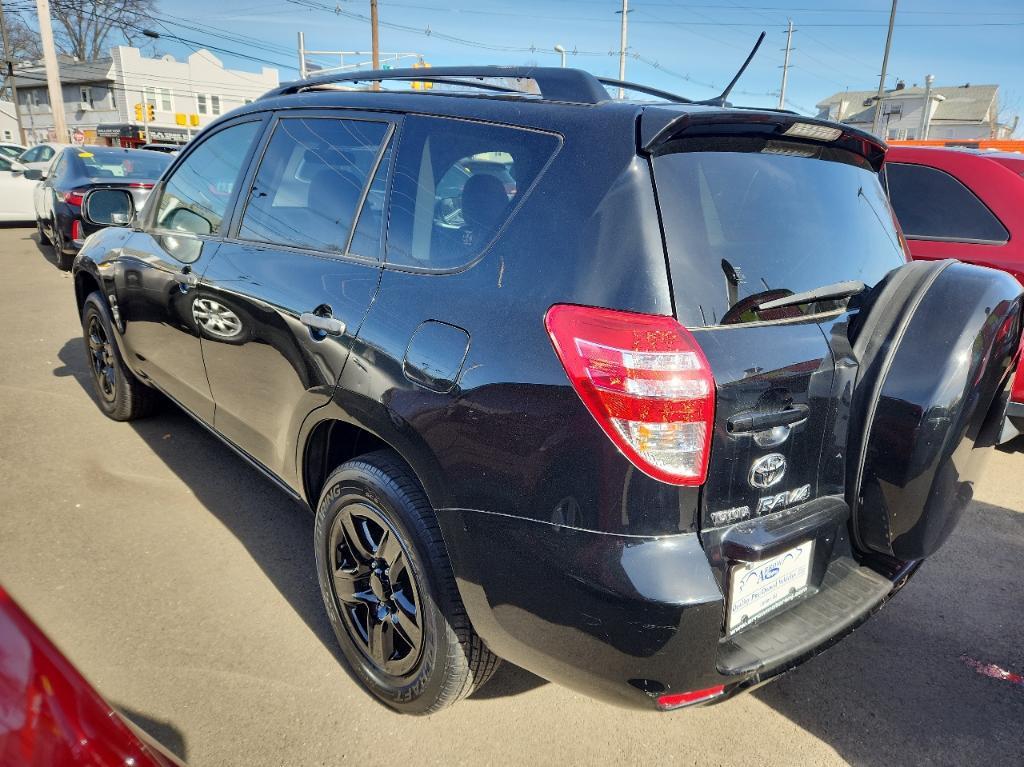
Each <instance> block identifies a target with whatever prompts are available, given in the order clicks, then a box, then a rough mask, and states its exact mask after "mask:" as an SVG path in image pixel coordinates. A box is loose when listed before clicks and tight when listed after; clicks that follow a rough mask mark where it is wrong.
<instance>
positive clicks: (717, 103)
mask: <svg viewBox="0 0 1024 767" xmlns="http://www.w3.org/2000/svg"><path fill="white" fill-rule="evenodd" d="M762 42H764V32H761V35H760V36H759V37H758V38H757V42H756V43H754V47H753V49H752V50H751V51H750V55H749V56H747V60H746V61H744V62H743V66H742V67H740V71H739V72H737V73H736V76H735V77H734V78H732V80H731V81H730V82H729V84H728V85H727V86H725V90H724V91H722V94H721V95H720V96H715V97H714V98H713V99H705V100H704V101H695V102H693V103H694V104H701V105H702V106H709V107H724V106H726V105H727V102H726V99H727V98H729V94H730V93H732V89H733V87H734V86H735V85H736V82H737V81H738V80H739V79H740V77H742V76H743V73H744V72H746V71H747V67H748V66H749V65H750V60H751V59H752V58H754V54H755V53H757V49H758V48H760V47H761V43H762Z"/></svg>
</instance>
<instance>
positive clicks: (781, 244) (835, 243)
mask: <svg viewBox="0 0 1024 767" xmlns="http://www.w3.org/2000/svg"><path fill="white" fill-rule="evenodd" d="M668 148H669V151H668V152H667V153H662V154H659V155H658V156H657V157H655V159H654V175H655V180H656V185H657V190H658V199H659V203H660V205H661V210H662V217H663V221H664V227H665V237H666V243H667V247H668V255H669V266H670V268H671V276H672V287H673V291H674V294H675V302H676V315H677V318H678V319H679V321H680V322H682V323H683V324H684V325H687V326H690V327H700V326H709V325H724V324H733V323H737V322H751V321H764V320H773V319H780V318H787V317H793V316H800V315H801V314H805V313H806V314H810V313H815V312H821V311H828V310H830V309H835V308H838V306H837V305H836V304H835V303H834V302H830V303H829V305H821V304H818V305H807V306H802V307H790V308H787V309H783V310H774V312H758V311H756V305H757V304H758V303H761V302H764V301H768V300H771V299H773V298H781V297H783V296H787V295H791V294H793V293H799V292H802V291H805V290H810V289H812V288H817V287H821V286H824V285H829V284H832V283H836V282H843V281H846V280H861V281H863V282H865V283H866V284H868V285H873V284H874V283H876V282H877V281H878V280H880V279H881V278H882V277H883V276H884V275H885V274H886V273H887V272H889V271H890V270H892V269H894V268H895V267H897V266H899V265H900V264H902V263H904V262H905V261H906V257H905V255H904V253H903V249H902V246H901V245H900V241H899V235H898V234H897V231H896V226H895V223H894V221H893V216H892V212H891V209H890V208H889V202H888V200H887V199H886V196H885V192H884V191H883V189H882V186H881V184H880V183H879V181H878V175H877V174H876V173H875V172H874V171H873V170H872V169H871V167H870V166H869V165H868V163H867V161H866V160H864V159H863V158H861V157H860V156H858V155H855V154H853V153H851V152H846V151H844V150H839V149H834V148H830V147H823V146H812V145H808V144H800V143H790V142H782V141H775V140H770V141H765V140H763V139H747V138H722V139H699V140H695V139H690V140H686V141H677V142H674V144H672V145H669V147H668Z"/></svg>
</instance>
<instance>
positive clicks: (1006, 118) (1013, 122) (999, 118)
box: [992, 91, 1021, 138]
mask: <svg viewBox="0 0 1024 767" xmlns="http://www.w3.org/2000/svg"><path fill="white" fill-rule="evenodd" d="M995 113H996V118H995V120H994V123H995V124H994V125H993V126H992V130H993V133H994V132H995V131H996V130H998V128H999V126H1000V125H1005V126H1007V128H1008V129H1009V133H1008V135H1007V136H1006V137H1007V138H1013V134H1014V133H1015V132H1016V130H1017V126H1018V124H1019V123H1020V113H1021V103H1020V96H1019V95H1017V94H1015V93H1013V92H1012V91H1007V93H1006V97H1005V98H1003V99H1000V100H999V102H998V104H997V105H996V109H995Z"/></svg>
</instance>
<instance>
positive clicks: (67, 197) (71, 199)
mask: <svg viewBox="0 0 1024 767" xmlns="http://www.w3.org/2000/svg"><path fill="white" fill-rule="evenodd" d="M59 194H60V198H61V199H62V200H63V201H64V202H66V203H67V204H68V205H81V204H82V199H83V196H84V194H85V193H84V192H81V191H79V190H78V189H72V190H71V191H70V192H60V193H59Z"/></svg>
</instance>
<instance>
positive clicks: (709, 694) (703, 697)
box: [658, 684, 725, 711]
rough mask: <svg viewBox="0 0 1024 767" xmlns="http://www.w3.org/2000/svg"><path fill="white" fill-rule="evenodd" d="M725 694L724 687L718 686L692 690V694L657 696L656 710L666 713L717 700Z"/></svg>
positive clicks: (680, 693)
mask: <svg viewBox="0 0 1024 767" xmlns="http://www.w3.org/2000/svg"><path fill="white" fill-rule="evenodd" d="M723 692H725V685H722V684H718V685H715V686H714V687H708V688H707V689H706V690H694V691H693V692H677V693H672V694H669V695H659V696H658V708H660V709H661V710H662V711H667V710H668V709H670V708H682V707H683V706H692V705H693V704H694V703H703V702H705V701H708V700H711V699H712V698H717V697H718V696H719V695H721V694H722V693H723Z"/></svg>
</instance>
